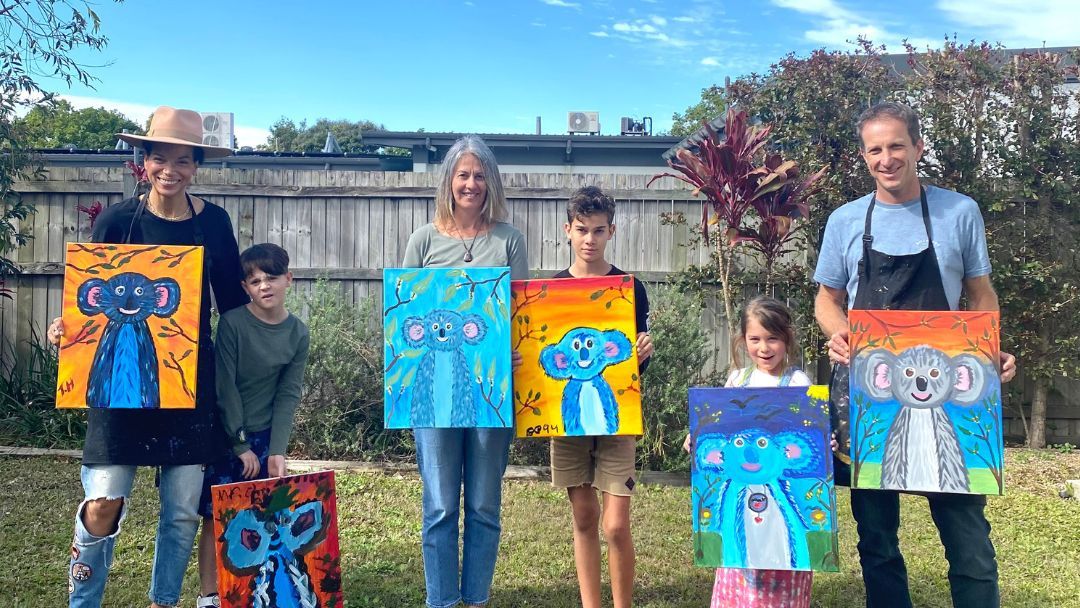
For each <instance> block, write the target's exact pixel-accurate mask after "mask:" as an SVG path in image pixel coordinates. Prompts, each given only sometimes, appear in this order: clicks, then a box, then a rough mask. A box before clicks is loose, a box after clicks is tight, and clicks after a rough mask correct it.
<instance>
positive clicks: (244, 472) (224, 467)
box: [196, 243, 308, 608]
mask: <svg viewBox="0 0 1080 608" xmlns="http://www.w3.org/2000/svg"><path fill="white" fill-rule="evenodd" d="M240 264H241V265H242V266H243V268H244V281H243V283H242V284H243V287H244V291H246V292H247V294H248V296H249V297H250V298H251V302H249V303H248V304H247V305H246V306H240V307H238V308H234V309H233V310H230V311H229V312H227V313H225V314H224V315H222V316H221V321H220V322H219V323H218V330H217V338H216V339H215V340H214V345H215V348H216V351H217V355H216V358H217V361H216V362H217V365H216V368H217V378H216V384H217V395H218V407H219V408H220V410H221V411H220V414H221V422H222V426H223V427H224V429H225V432H226V434H227V435H228V437H229V440H230V442H231V444H232V451H233V453H232V454H231V455H229V456H227V457H225V458H223V459H222V460H219V461H218V462H216V463H213V464H210V465H208V466H207V467H206V474H205V476H204V480H203V496H202V501H201V503H200V505H199V513H200V514H201V515H202V516H203V528H202V535H201V536H200V537H199V579H200V585H201V588H202V589H201V595H200V596H199V600H198V603H197V604H196V606H197V608H202V607H206V606H220V605H221V604H220V600H219V598H218V594H217V563H216V561H217V560H216V555H215V552H216V550H215V544H214V521H213V514H212V510H211V501H210V486H212V485H219V484H225V483H234V482H237V481H243V480H246V479H265V478H267V477H281V476H282V475H285V449H286V448H287V447H288V444H289V435H290V434H291V433H292V426H293V416H294V415H295V414H296V407H297V406H298V405H299V404H300V389H301V385H302V384H303V380H304V366H305V365H306V363H307V355H308V329H307V326H306V325H304V322H303V321H301V320H300V319H298V318H296V316H294V315H292V314H290V313H289V311H288V310H286V309H285V294H286V293H287V292H288V289H289V286H290V285H292V273H291V272H289V254H288V253H287V252H286V251H285V250H284V249H282V248H281V247H278V246H277V245H274V244H271V243H262V244H259V245H254V246H252V247H250V248H248V249H247V250H245V251H244V252H243V253H241V254H240Z"/></svg>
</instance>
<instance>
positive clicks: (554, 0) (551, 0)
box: [540, 0, 581, 9]
mask: <svg viewBox="0 0 1080 608" xmlns="http://www.w3.org/2000/svg"><path fill="white" fill-rule="evenodd" d="M540 1H541V2H543V3H544V4H546V5H548V6H558V7H560V8H576V9H580V8H581V4H579V3H577V2H565V1H564V0H540Z"/></svg>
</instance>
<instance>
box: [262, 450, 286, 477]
mask: <svg viewBox="0 0 1080 608" xmlns="http://www.w3.org/2000/svg"><path fill="white" fill-rule="evenodd" d="M266 472H267V474H268V475H270V477H284V476H285V456H284V455H283V454H274V455H272V456H270V458H268V459H267V460H266Z"/></svg>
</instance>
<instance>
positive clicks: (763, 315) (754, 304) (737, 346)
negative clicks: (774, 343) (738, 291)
mask: <svg viewBox="0 0 1080 608" xmlns="http://www.w3.org/2000/svg"><path fill="white" fill-rule="evenodd" d="M751 318H752V319H754V320H755V321H757V322H758V324H759V325H761V327H762V328H763V329H764V330H765V331H767V332H769V333H770V334H772V335H774V336H777V337H779V338H780V339H781V340H783V341H784V348H785V351H786V352H785V353H784V354H785V357H784V363H783V365H781V366H780V371H784V370H785V369H787V367H788V365H789V364H790V362H791V360H792V359H794V358H795V354H796V352H797V348H796V346H795V329H794V328H793V327H792V323H791V311H790V310H788V307H787V306H785V305H784V303H783V302H781V301H780V300H777V299H776V298H770V297H769V296H757V297H756V298H754V299H753V300H750V302H749V303H747V305H746V308H744V309H743V313H742V317H741V318H740V319H739V335H737V336H735V338H734V339H733V340H732V341H731V360H732V361H733V362H734V363H735V366H736V367H739V368H741V367H743V361H742V353H743V351H745V350H746V348H745V346H746V326H747V325H748V324H749V323H750V319H751Z"/></svg>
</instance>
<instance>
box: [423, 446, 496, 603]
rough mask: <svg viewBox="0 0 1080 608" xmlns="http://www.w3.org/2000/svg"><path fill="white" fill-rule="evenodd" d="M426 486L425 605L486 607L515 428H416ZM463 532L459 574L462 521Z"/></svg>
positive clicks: (424, 499)
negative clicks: (462, 524) (462, 518)
mask: <svg viewBox="0 0 1080 608" xmlns="http://www.w3.org/2000/svg"><path fill="white" fill-rule="evenodd" d="M413 434H414V435H415V437H416V461H417V464H418V465H419V467H420V478H421V479H422V480H423V482H424V498H423V509H424V520H423V530H422V539H423V553H424V581H425V583H426V585H427V605H428V606H430V607H431V608H447V607H449V606H454V605H455V604H457V603H458V602H461V601H464V602H465V603H466V604H486V603H487V601H488V596H489V592H490V591H491V578H492V576H493V575H494V573H495V558H496V557H497V556H498V553H499V533H500V531H501V529H502V528H501V525H500V523H499V509H500V507H501V506H502V477H503V473H504V472H506V461H507V458H508V457H509V452H510V440H511V439H512V438H513V435H514V430H513V429H492V428H457V429H415V430H414V431H413ZM462 488H464V490H465V492H464V493H465V531H464V538H463V542H462V544H463V547H462V554H461V562H462V563H461V570H460V571H459V570H458V518H459V513H460V509H459V504H460V501H461V494H462Z"/></svg>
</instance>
